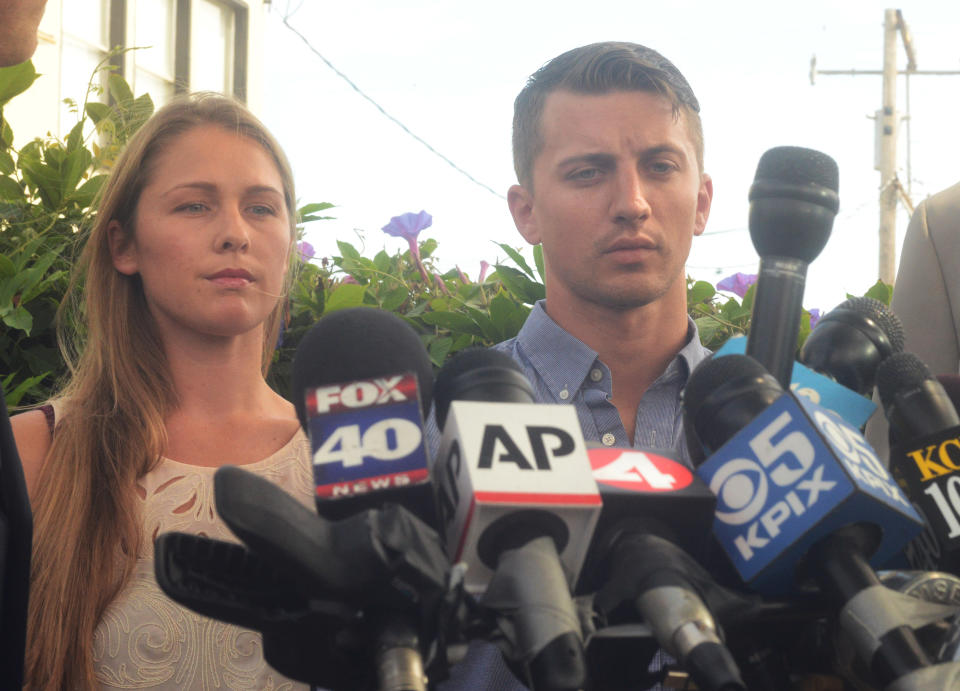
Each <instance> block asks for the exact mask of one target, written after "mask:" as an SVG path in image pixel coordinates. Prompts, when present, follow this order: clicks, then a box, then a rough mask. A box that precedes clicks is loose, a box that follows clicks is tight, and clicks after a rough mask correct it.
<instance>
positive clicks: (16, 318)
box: [3, 307, 33, 336]
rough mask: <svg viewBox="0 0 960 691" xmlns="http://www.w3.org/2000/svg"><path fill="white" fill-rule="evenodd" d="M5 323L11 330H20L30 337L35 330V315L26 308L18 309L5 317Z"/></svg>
mask: <svg viewBox="0 0 960 691" xmlns="http://www.w3.org/2000/svg"><path fill="white" fill-rule="evenodd" d="M3 323H4V324H6V325H7V326H9V327H10V328H11V329H19V330H20V331H23V332H25V333H26V334H27V335H28V336H29V335H30V329H32V328H33V315H32V314H30V311H29V310H27V309H26V308H25V307H17V308H16V309H15V310H13V311H12V312H10V313H9V314H5V315H3Z"/></svg>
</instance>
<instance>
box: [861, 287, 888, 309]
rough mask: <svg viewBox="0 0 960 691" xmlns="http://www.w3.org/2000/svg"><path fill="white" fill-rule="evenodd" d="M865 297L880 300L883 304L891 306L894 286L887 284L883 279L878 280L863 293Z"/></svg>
mask: <svg viewBox="0 0 960 691" xmlns="http://www.w3.org/2000/svg"><path fill="white" fill-rule="evenodd" d="M863 296H864V297H868V298H873V299H874V300H879V301H880V302H882V303H883V304H885V305H887V306H888V307H889V306H890V299H891V298H892V297H893V286H891V285H887V284H886V283H884V282H883V281H881V280H877V282H876V283H874V284H873V285H872V286H870V290H868V291H867V292H866V293H864V294H863Z"/></svg>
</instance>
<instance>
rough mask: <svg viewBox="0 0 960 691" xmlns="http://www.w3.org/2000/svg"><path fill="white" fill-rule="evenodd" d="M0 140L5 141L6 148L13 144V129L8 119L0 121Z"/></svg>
mask: <svg viewBox="0 0 960 691" xmlns="http://www.w3.org/2000/svg"><path fill="white" fill-rule="evenodd" d="M0 140H2V141H3V147H4V148H9V147H11V146H13V130H12V129H11V128H10V123H8V122H7V121H6V119H4V120H3V122H2V123H0Z"/></svg>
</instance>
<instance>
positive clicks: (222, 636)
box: [94, 430, 314, 691]
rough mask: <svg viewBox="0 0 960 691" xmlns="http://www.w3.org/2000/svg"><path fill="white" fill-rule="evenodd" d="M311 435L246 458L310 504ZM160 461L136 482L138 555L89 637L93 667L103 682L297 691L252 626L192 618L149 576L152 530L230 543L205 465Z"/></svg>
mask: <svg viewBox="0 0 960 691" xmlns="http://www.w3.org/2000/svg"><path fill="white" fill-rule="evenodd" d="M309 459H310V443H309V441H308V440H307V438H306V436H305V435H304V433H303V431H302V430H298V431H297V433H296V434H295V435H294V436H293V438H292V439H291V440H290V441H289V442H288V443H287V444H286V445H285V446H284V447H283V448H281V449H280V450H279V451H277V452H276V453H274V454H273V455H271V456H269V457H268V458H264V459H263V460H261V461H258V462H256V463H250V464H247V465H244V466H243V468H244V469H245V470H249V471H250V472H253V473H256V474H257V475H260V476H262V477H264V478H266V479H268V480H270V481H271V482H273V483H274V484H277V485H279V486H280V487H282V488H284V489H285V490H286V491H287V492H289V493H290V494H292V495H293V496H295V497H296V498H297V499H298V500H299V501H301V502H303V504H305V505H307V506H312V505H313V501H314V500H313V482H312V476H311V471H310V460H309ZM215 471H216V468H205V467H200V466H194V465H188V464H184V463H179V462H177V461H172V460H169V459H166V458H164V459H162V460H161V462H160V464H159V465H158V466H157V467H156V468H155V469H154V470H153V471H151V472H150V473H148V474H147V475H146V476H144V477H143V478H142V479H141V480H140V483H139V485H140V486H139V487H138V494H139V495H140V498H141V499H142V506H141V510H142V512H143V518H144V532H143V534H144V546H143V553H141V554H140V556H139V559H138V561H137V568H136V572H135V573H134V575H133V577H132V579H131V581H130V583H129V584H128V585H127V587H126V588H125V589H124V590H123V592H122V593H121V594H120V595H119V596H118V597H117V598H116V600H114V601H113V603H112V604H111V605H110V607H109V608H108V609H107V611H106V614H105V615H104V617H103V619H102V620H101V621H100V624H99V626H98V627H97V629H96V632H95V635H94V669H95V670H96V674H97V679H98V680H99V682H100V684H101V688H103V689H177V690H178V691H181V690H183V691H210V690H213V689H217V690H221V689H268V690H271V691H273V690H277V691H280V690H283V691H293V690H294V689H296V690H298V691H303V690H306V689H309V686H308V685H307V684H301V683H299V682H295V681H291V680H290V679H287V678H286V677H283V676H281V675H280V674H278V673H277V672H276V671H275V670H274V669H273V668H272V667H270V666H269V665H268V664H267V663H266V662H265V661H264V659H263V645H262V641H261V637H260V634H259V633H257V632H256V631H250V630H246V629H241V628H239V627H237V626H233V625H230V624H225V623H223V622H220V621H217V620H214V619H209V618H207V617H203V616H200V615H199V614H196V613H195V612H193V611H191V610H189V609H186V608H185V607H181V606H180V605H179V604H177V603H175V602H174V601H173V600H171V599H169V598H168V597H167V596H166V595H164V594H163V593H162V592H161V590H160V588H159V586H158V585H157V582H156V579H155V578H154V575H153V538H154V537H155V536H156V535H158V534H160V533H165V532H168V531H172V530H176V531H181V532H187V533H194V534H198V535H206V536H208V537H211V538H216V539H218V540H230V541H233V542H237V539H236V538H235V537H234V536H233V534H232V533H231V532H230V530H229V529H228V528H227V527H226V525H224V523H223V522H222V521H221V520H220V518H219V516H218V515H217V512H216V505H215V502H214V497H213V473H214V472H215Z"/></svg>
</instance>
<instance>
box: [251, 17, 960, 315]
mask: <svg viewBox="0 0 960 691" xmlns="http://www.w3.org/2000/svg"><path fill="white" fill-rule="evenodd" d="M884 9H885V4H884V3H881V2H868V1H857V0H845V1H844V2H833V1H829V2H828V1H821V0H807V1H806V2H803V3H797V2H791V3H786V2H775V1H772V0H767V1H766V2H762V1H749V2H748V1H744V2H736V1H731V2H715V1H708V0H675V1H674V2H653V1H651V0H633V1H632V2H627V1H625V0H617V1H611V0H594V2H592V3H590V4H586V3H583V2H568V1H567V0H553V1H552V2H542V1H540V0H532V1H527V2H524V1H523V0H512V1H509V2H508V1H506V0H487V1H486V2H471V3H467V2H461V1H459V0H434V1H430V0H354V1H353V2H350V3H321V2H316V0H290V1H289V2H288V0H274V2H273V4H272V6H271V7H270V10H269V16H268V22H267V25H268V26H267V34H266V51H265V52H266V55H267V65H266V67H265V70H266V83H267V86H266V93H265V98H264V108H263V109H262V112H261V113H260V114H261V116H262V117H263V119H264V121H265V122H266V124H267V125H268V127H270V129H271V130H272V131H273V132H274V134H275V135H277V137H278V138H279V140H280V142H281V144H282V145H283V146H284V149H285V150H286V152H287V153H288V155H289V156H290V158H291V162H292V165H293V168H294V173H295V176H296V181H297V194H298V196H299V198H300V201H301V203H306V202H315V201H326V202H330V203H333V204H335V205H336V207H335V208H334V209H332V210H330V212H329V213H330V214H331V215H333V216H335V217H336V218H335V220H331V221H322V222H317V223H314V224H311V225H310V226H308V231H307V236H306V238H307V240H309V241H310V242H311V243H312V244H313V245H314V246H315V248H316V249H317V252H318V254H319V255H332V254H337V249H336V240H347V241H349V242H352V243H353V244H354V245H356V246H357V247H358V248H361V249H362V251H364V252H365V253H367V254H368V256H372V254H373V253H375V252H376V251H378V250H380V249H381V248H386V249H387V251H388V252H390V253H392V252H394V251H397V250H403V249H405V246H406V245H405V242H404V241H403V240H401V239H399V238H390V237H387V236H385V235H384V234H383V233H382V232H381V231H380V228H381V227H382V226H383V225H385V224H386V223H387V222H388V221H389V220H390V217H391V216H395V215H399V214H402V213H405V212H410V211H412V212H418V211H420V210H421V209H423V210H426V211H428V212H429V213H430V214H432V215H433V226H432V227H431V228H430V229H428V230H426V231H424V233H423V235H422V236H421V237H433V238H436V240H437V242H438V243H439V245H438V250H437V254H436V256H437V258H438V259H439V263H440V266H441V268H442V269H443V270H446V269H450V268H453V266H455V265H458V266H460V268H462V269H463V270H464V271H465V272H466V273H467V274H468V275H469V276H471V277H475V276H476V275H477V271H478V268H479V263H480V260H486V261H489V262H491V263H492V262H494V261H496V260H498V259H504V258H505V254H504V252H503V251H502V250H501V249H500V248H499V247H497V246H496V244H494V243H507V244H509V245H511V246H514V247H517V248H521V247H523V248H524V250H523V251H524V253H525V255H526V256H527V257H529V256H530V251H529V247H528V246H526V245H525V243H524V241H523V239H522V238H521V237H520V236H519V234H518V233H517V231H516V228H515V226H514V225H513V220H512V218H511V217H510V213H509V210H508V208H507V204H506V201H505V199H504V197H505V196H506V192H507V189H508V188H509V187H510V185H512V184H514V183H515V182H516V177H515V175H514V172H513V163H512V156H511V150H510V134H511V119H512V113H513V99H514V98H515V97H516V94H517V93H518V92H519V91H520V89H521V88H522V87H523V85H524V83H525V81H526V79H527V77H528V76H529V74H530V73H532V72H533V71H535V70H536V69H537V68H538V67H540V66H541V65H542V64H543V63H544V62H546V61H548V60H549V59H550V58H552V57H554V56H556V55H558V54H560V53H562V52H564V51H566V50H568V49H570V48H573V47H576V46H579V45H585V44H587V43H593V42H595V41H604V40H623V41H632V42H636V43H642V44H644V45H647V46H650V47H651V48H655V49H656V50H658V51H660V52H661V53H663V54H664V55H665V56H666V57H667V58H669V59H670V60H671V61H672V62H673V63H674V64H676V65H677V67H678V68H679V69H680V70H681V71H682V72H683V73H684V75H685V76H686V77H687V79H688V81H689V82H690V84H691V85H692V87H693V89H694V92H695V93H696V95H697V98H698V99H699V101H700V105H701V117H702V120H703V125H704V136H705V142H706V154H705V170H706V172H708V173H709V174H710V175H711V177H712V178H713V184H714V198H713V207H712V210H711V214H710V220H709V222H708V224H707V228H706V231H705V233H704V235H703V236H702V237H700V238H697V239H695V240H694V243H693V249H692V251H691V254H690V257H689V260H688V262H687V273H688V274H690V275H692V276H694V277H695V278H698V279H703V280H707V281H710V282H711V283H716V282H717V281H718V280H719V279H721V278H723V277H724V276H727V275H729V274H731V273H734V272H736V271H742V272H746V273H755V272H756V270H757V265H758V261H759V259H758V257H757V254H756V252H755V251H754V249H753V246H752V244H751V242H750V236H749V232H748V230H747V213H748V202H747V193H748V191H749V188H750V184H751V182H752V180H753V176H754V172H755V170H756V165H757V161H758V160H759V159H760V156H761V155H762V154H763V152H764V151H766V150H767V149H769V148H772V147H774V146H781V145H793V146H805V147H809V148H813V149H817V150H820V151H823V152H824V153H827V154H829V155H830V156H832V157H833V158H834V159H836V161H837V163H838V165H839V169H840V211H839V213H838V215H837V218H836V220H835V222H834V228H833V232H832V234H831V237H830V240H829V242H828V243H827V246H826V248H825V249H824V251H823V252H822V253H821V255H820V256H819V257H818V258H817V259H816V260H815V261H814V262H813V263H812V264H811V266H810V269H809V272H808V276H807V289H806V293H805V297H804V305H805V306H806V307H808V308H819V309H821V310H829V309H830V308H832V307H834V306H835V305H837V304H838V303H840V302H842V301H843V300H844V299H845V297H846V294H847V293H852V294H857V295H859V294H862V293H864V292H865V291H866V290H867V289H868V288H869V287H870V286H871V285H872V284H873V283H874V282H875V281H876V278H877V254H878V249H877V246H878V245H877V228H878V225H879V206H878V201H877V200H878V194H879V192H878V190H879V184H880V174H879V172H877V171H876V170H875V169H874V148H875V147H874V139H875V137H874V121H873V120H872V119H870V118H872V116H873V114H874V113H875V111H876V110H877V109H878V108H880V103H881V94H882V92H881V87H882V84H881V77H880V76H879V75H867V76H856V77H850V76H827V75H818V76H817V77H816V78H815V83H814V84H812V85H811V82H810V69H811V58H812V57H813V56H816V64H817V67H818V68H819V69H824V70H827V69H833V70H838V69H843V70H847V69H858V70H879V69H881V67H882V60H883V18H884ZM899 9H901V10H902V13H903V17H904V19H905V20H906V23H907V25H908V26H909V28H910V31H911V33H912V35H913V41H914V46H915V50H916V54H917V66H918V69H919V70H921V71H922V70H957V71H960V45H958V43H957V40H956V37H957V36H960V3H947V2H943V1H942V0H940V1H936V0H934V1H928V0H916V1H912V2H905V3H903V4H901V5H900V6H899ZM284 18H286V19H287V22H288V23H289V24H290V25H291V26H292V27H293V28H295V29H296V30H297V31H298V32H300V33H301V34H303V36H304V37H305V38H306V39H307V40H308V41H309V43H310V44H311V45H312V46H313V48H314V49H315V50H316V51H317V52H318V53H320V54H321V55H322V56H323V57H324V58H326V60H327V61H329V62H330V63H331V64H332V65H333V66H334V67H336V69H337V70H339V71H340V72H341V73H342V74H344V75H346V77H348V78H349V80H351V81H352V82H353V84H355V85H356V86H357V87H358V88H359V89H361V90H362V91H363V92H364V93H365V94H367V95H368V96H369V97H370V98H371V99H373V101H375V102H376V103H377V104H378V105H379V106H380V107H381V108H382V109H383V110H385V111H386V112H387V113H389V114H390V115H392V116H393V117H394V118H396V119H397V120H399V121H400V122H402V123H403V125H404V126H406V128H408V129H409V130H410V131H411V132H412V133H414V134H415V135H417V136H419V137H421V138H422V139H423V140H425V141H426V142H427V143H429V145H430V146H432V147H433V148H434V149H435V150H436V151H438V152H440V153H441V154H443V155H444V156H445V157H447V158H448V159H450V161H452V162H453V163H454V164H456V165H457V166H459V167H460V168H462V169H463V170H465V171H467V172H468V173H469V174H470V175H471V176H472V177H473V178H475V179H476V181H478V182H479V183H482V184H478V182H474V181H471V180H470V179H468V178H467V177H466V176H464V175H463V174H461V173H460V172H458V171H457V170H456V169H455V168H454V167H452V166H451V165H450V164H449V163H448V162H446V161H444V160H443V159H442V158H440V157H439V156H438V155H437V154H435V153H432V152H431V151H430V150H428V149H427V148H426V147H425V146H424V145H423V144H422V143H420V142H419V141H417V140H416V139H415V138H414V137H413V136H411V134H408V133H407V132H406V131H404V130H403V129H401V127H400V126H399V125H398V124H396V123H395V122H393V121H391V120H390V119H388V118H387V117H385V116H384V115H383V113H381V112H380V110H378V109H377V107H376V106H374V105H373V104H371V102H370V101H368V100H365V99H364V98H363V97H362V96H361V95H359V94H358V93H357V92H356V91H355V90H354V88H353V87H352V86H351V85H350V84H348V83H347V81H345V80H344V79H343V78H341V77H340V76H338V75H337V73H336V72H334V71H333V70H332V69H331V68H330V67H329V66H328V65H327V64H325V63H324V61H323V60H322V59H321V58H320V57H318V55H317V54H316V53H314V52H312V51H311V49H310V48H309V47H308V46H307V45H306V44H305V43H304V41H303V40H301V38H300V37H298V36H297V35H296V34H295V33H293V32H292V31H291V30H290V29H289V28H287V27H286V26H285V25H284V23H283V20H284ZM897 61H898V67H899V68H900V69H903V68H904V67H905V65H906V55H905V52H904V50H903V48H902V45H901V44H899V42H898V53H897ZM909 96H910V98H909V107H908V101H907V83H906V80H905V79H904V78H903V77H900V78H899V79H898V84H897V97H898V111H899V113H900V115H901V116H905V115H906V114H907V112H908V111H909V114H910V117H909V120H904V121H903V122H902V124H901V127H900V132H899V139H898V174H899V177H900V179H901V180H902V181H904V184H905V185H906V184H907V180H908V177H909V180H910V193H911V198H912V199H913V201H914V203H919V202H920V201H921V200H923V199H924V198H925V197H927V196H928V195H930V194H933V193H935V192H937V191H939V190H942V189H944V188H946V187H949V186H950V185H952V184H954V183H956V182H957V181H958V180H960V156H958V154H960V128H958V127H957V116H958V113H960V74H958V75H952V76H924V75H916V76H913V77H911V78H910V80H909ZM907 122H909V137H908V132H907ZM908 141H909V152H910V156H909V172H910V175H909V176H908V172H907V171H908V156H907V150H908ZM488 188H492V190H493V191H491V189H488ZM908 221H909V213H908V212H907V211H906V210H905V209H904V208H903V207H902V206H901V208H900V211H899V212H898V219H897V246H898V252H899V246H900V244H901V243H902V239H903V233H904V232H905V231H906V227H907V222H908ZM507 263H509V261H508V262H507Z"/></svg>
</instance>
